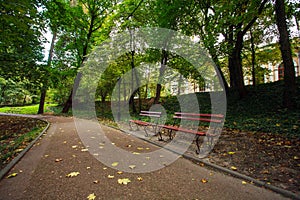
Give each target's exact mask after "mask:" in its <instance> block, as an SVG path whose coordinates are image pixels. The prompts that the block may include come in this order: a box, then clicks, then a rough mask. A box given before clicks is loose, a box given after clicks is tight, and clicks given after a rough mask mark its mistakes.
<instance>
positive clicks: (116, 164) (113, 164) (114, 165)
mask: <svg viewBox="0 0 300 200" xmlns="http://www.w3.org/2000/svg"><path fill="white" fill-rule="evenodd" d="M118 164H119V163H118V162H113V163H112V164H111V166H113V167H116V166H118Z"/></svg>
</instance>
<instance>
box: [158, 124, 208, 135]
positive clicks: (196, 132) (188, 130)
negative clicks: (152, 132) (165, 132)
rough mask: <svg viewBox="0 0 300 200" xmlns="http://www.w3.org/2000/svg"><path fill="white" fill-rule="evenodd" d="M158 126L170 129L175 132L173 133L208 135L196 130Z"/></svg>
mask: <svg viewBox="0 0 300 200" xmlns="http://www.w3.org/2000/svg"><path fill="white" fill-rule="evenodd" d="M158 126H159V127H160V128H166V129H170V130H173V131H181V132H185V133H192V134H196V135H201V136H204V135H206V133H205V132H203V131H196V130H191V129H186V128H181V127H177V126H168V125H158Z"/></svg>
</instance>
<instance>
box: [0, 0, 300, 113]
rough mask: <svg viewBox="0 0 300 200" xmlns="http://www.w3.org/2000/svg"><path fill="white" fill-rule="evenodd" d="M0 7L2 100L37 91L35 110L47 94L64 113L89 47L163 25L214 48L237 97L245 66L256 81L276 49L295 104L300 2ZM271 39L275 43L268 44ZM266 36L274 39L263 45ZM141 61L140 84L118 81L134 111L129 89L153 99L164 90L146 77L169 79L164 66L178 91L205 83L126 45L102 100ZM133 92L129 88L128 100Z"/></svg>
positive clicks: (163, 55) (160, 54) (45, 2)
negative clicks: (187, 83) (184, 83)
mask: <svg viewBox="0 0 300 200" xmlns="http://www.w3.org/2000/svg"><path fill="white" fill-rule="evenodd" d="M0 7H1V17H0V21H1V29H0V30H1V32H0V36H1V37H0V38H1V42H0V65H1V68H0V94H1V96H0V104H20V103H28V102H33V103H35V102H36V101H37V99H38V100H39V102H40V109H39V113H43V104H44V103H45V101H55V102H57V103H59V104H61V105H64V108H63V112H68V111H69V109H70V107H71V105H72V96H73V95H74V93H75V92H76V89H77V87H78V85H77V84H76V83H78V81H80V78H81V77H80V73H79V75H78V76H77V78H76V79H77V81H75V77H76V75H77V73H78V69H79V68H80V67H81V66H82V64H83V63H84V61H85V60H86V59H87V58H88V57H89V54H90V53H91V52H92V51H93V50H94V49H95V47H97V46H98V45H99V44H101V43H102V42H103V41H105V40H107V39H109V38H110V37H111V36H112V35H113V34H117V33H121V32H123V31H130V33H132V32H134V30H136V29H137V28H140V27H161V28H167V29H172V30H175V31H179V32H181V33H183V34H185V35H187V36H190V37H191V38H194V39H199V38H200V42H199V43H198V45H199V46H201V47H202V48H205V49H206V50H207V51H208V52H209V54H210V55H211V58H212V59H213V61H214V62H215V64H216V66H217V68H218V69H219V72H220V76H221V78H222V80H223V82H224V87H225V89H226V90H228V88H231V89H232V90H236V91H237V92H238V94H239V97H240V98H241V99H242V98H244V97H245V96H247V95H248V91H247V89H246V87H245V83H244V76H245V75H249V74H251V77H252V83H253V84H256V83H260V82H261V80H262V77H263V74H264V73H265V72H264V71H263V69H262V68H261V67H260V65H261V64H262V63H266V62H269V61H270V62H273V63H275V62H281V60H282V58H283V62H284V66H285V68H284V69H285V71H284V74H285V90H284V92H283V94H282V98H283V99H282V100H283V104H282V106H283V107H287V108H290V109H293V108H295V107H296V106H297V105H296V103H295V101H294V95H295V93H296V84H295V71H294V67H293V63H292V55H293V54H294V53H297V52H293V51H292V50H294V49H297V47H298V46H299V35H292V33H291V32H290V30H291V28H292V27H295V26H296V27H297V28H298V34H299V21H300V15H299V13H300V12H299V7H300V6H299V2H297V1H284V0H275V1H271V0H253V1H248V0H241V1H229V2H227V1H226V2H225V1H220V0H213V1H211V0H209V1H208V0H184V1H182V0H155V1H152V0H123V1H117V0H115V1H108V0H71V1H69V0H22V1H21V0H10V1H5V0H1V2H0ZM295 22H296V23H295ZM50 33H51V39H49V38H48V40H49V41H48V44H49V45H48V46H47V48H46V49H45V48H44V49H43V47H44V44H45V40H46V38H45V35H46V34H47V35H49V34H50ZM292 39H293V41H294V42H293V43H292V46H291V44H290V41H291V40H292ZM274 41H278V42H279V44H280V45H279V46H278V45H274V44H272V43H274ZM263 45H264V46H266V45H269V47H272V48H269V49H265V50H261V48H260V47H261V46H263ZM297 45H298V46H297ZM273 47H275V48H273ZM279 47H280V48H279ZM270 49H271V50H270ZM280 52H282V55H281V54H280ZM45 54H47V56H46V58H44V57H45V56H44V55H45ZM281 56H282V58H281ZM147 63H148V65H147ZM149 63H152V64H153V65H150V64H149ZM140 65H143V66H145V67H144V68H143V70H144V72H145V71H147V73H146V74H145V76H146V75H147V77H146V80H147V81H146V83H145V86H144V87H141V88H139V89H138V90H136V91H134V92H133V91H132V90H133V87H132V85H130V84H129V83H125V82H121V83H120V84H121V85H122V87H121V86H120V88H129V90H128V91H127V90H125V89H123V90H122V97H123V98H125V99H124V100H129V101H130V102H131V104H132V109H133V111H136V109H137V108H136V107H135V105H134V102H135V101H134V100H133V99H134V97H139V99H141V98H149V97H155V102H158V101H159V99H160V96H161V95H162V94H163V95H171V93H170V91H169V90H168V88H166V87H164V85H163V84H160V83H158V84H154V83H153V81H151V79H154V78H159V77H163V76H164V77H166V78H165V79H166V80H165V81H166V82H167V81H168V80H169V81H170V80H174V79H175V78H174V77H175V76H174V75H173V74H172V73H169V72H168V70H166V68H165V67H166V66H168V67H171V68H172V69H176V71H177V72H178V73H179V76H176V77H179V78H178V85H177V94H181V89H180V88H181V83H182V80H183V79H187V80H189V81H190V82H192V83H193V84H194V88H195V91H196V92H198V91H199V90H203V89H205V82H204V80H203V77H201V76H200V75H199V73H198V72H197V70H193V67H192V66H191V64H190V63H188V62H186V61H185V60H184V59H182V58H180V57H178V56H177V55H174V54H172V53H171V52H167V51H164V50H163V49H161V50H151V49H149V50H147V51H146V52H143V53H141V52H139V51H138V50H137V49H134V48H133V49H130V50H129V51H128V53H127V54H125V55H122V56H121V57H120V58H118V59H117V60H116V61H115V62H113V63H112V64H111V66H110V67H109V68H108V69H107V70H106V71H105V73H104V74H103V76H101V77H99V80H100V81H99V83H98V89H97V94H96V98H97V99H99V100H102V101H105V100H107V99H108V98H109V97H110V96H111V94H112V90H113V88H114V87H115V85H116V84H117V82H118V80H119V78H120V77H121V76H122V75H123V74H126V72H128V71H129V70H131V69H134V68H135V67H136V66H140ZM136 73H141V72H140V71H138V70H137V71H136ZM150 75H151V76H150ZM74 83H75V84H74ZM126 84H128V85H126ZM196 88H197V89H196ZM130 93H133V95H132V96H131V97H130V99H126V97H127V95H128V94H130Z"/></svg>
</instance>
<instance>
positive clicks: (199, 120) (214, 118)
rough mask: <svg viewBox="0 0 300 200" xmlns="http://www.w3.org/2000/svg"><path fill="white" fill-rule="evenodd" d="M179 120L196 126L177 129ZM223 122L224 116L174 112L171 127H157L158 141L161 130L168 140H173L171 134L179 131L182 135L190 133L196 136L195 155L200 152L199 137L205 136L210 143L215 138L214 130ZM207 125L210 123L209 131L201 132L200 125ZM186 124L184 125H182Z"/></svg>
mask: <svg viewBox="0 0 300 200" xmlns="http://www.w3.org/2000/svg"><path fill="white" fill-rule="evenodd" d="M180 120H187V121H196V124H197V126H196V127H188V125H186V127H179V126H178V124H180ZM223 122H224V115H223V114H204V113H181V112H175V113H174V115H173V125H158V127H159V131H158V134H159V137H160V138H159V140H162V133H161V129H162V128H163V129H167V130H168V134H169V138H170V139H171V140H172V139H173V132H174V131H179V132H184V133H190V134H195V135H196V140H195V142H196V145H197V150H196V153H197V154H198V153H199V152H200V144H199V139H200V137H201V136H207V137H208V139H209V140H210V142H211V143H212V141H213V137H214V136H217V135H218V134H217V133H216V128H217V127H221V126H220V125H222V124H223ZM203 123H206V124H209V123H212V126H210V129H209V131H208V130H203V128H202V130H201V128H200V126H199V125H200V124H203ZM184 124H186V123H184Z"/></svg>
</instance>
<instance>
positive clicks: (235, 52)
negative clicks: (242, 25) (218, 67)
mask: <svg viewBox="0 0 300 200" xmlns="http://www.w3.org/2000/svg"><path fill="white" fill-rule="evenodd" d="M243 36H244V34H243V33H242V31H239V32H238V33H237V38H236V41H235V42H233V35H232V36H230V37H231V41H230V42H231V43H232V44H233V46H232V50H231V52H230V55H229V72H230V84H231V87H232V88H233V89H236V90H237V91H238V93H239V96H240V98H244V97H245V96H246V95H247V91H246V88H245V83H244V75H243V68H242V57H241V54H242V49H243Z"/></svg>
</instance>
